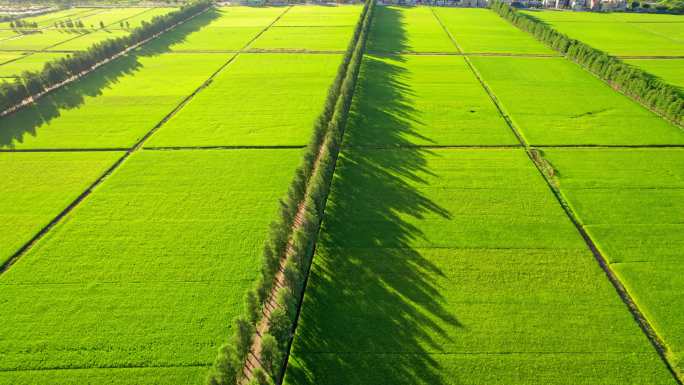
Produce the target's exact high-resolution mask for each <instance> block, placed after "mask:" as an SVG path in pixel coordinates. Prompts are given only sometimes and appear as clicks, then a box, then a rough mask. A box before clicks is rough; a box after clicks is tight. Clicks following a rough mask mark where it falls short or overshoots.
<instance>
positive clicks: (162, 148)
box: [143, 145, 306, 151]
mask: <svg viewBox="0 0 684 385" xmlns="http://www.w3.org/2000/svg"><path fill="white" fill-rule="evenodd" d="M301 148H306V146H304V145H291V146H290V145H276V146H270V145H269V146H266V145H265V146H248V145H245V146H240V145H237V146H168V147H165V146H155V147H145V148H143V150H145V151H176V150H292V149H301Z"/></svg>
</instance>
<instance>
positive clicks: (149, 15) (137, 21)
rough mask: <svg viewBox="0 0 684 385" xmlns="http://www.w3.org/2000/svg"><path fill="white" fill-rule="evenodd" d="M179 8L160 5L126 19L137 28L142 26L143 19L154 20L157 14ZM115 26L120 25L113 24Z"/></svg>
mask: <svg viewBox="0 0 684 385" xmlns="http://www.w3.org/2000/svg"><path fill="white" fill-rule="evenodd" d="M176 10H178V8H173V7H168V8H167V7H160V8H152V9H149V10H147V11H146V12H144V13H141V14H139V15H138V16H133V17H130V18H128V19H126V22H127V23H128V24H129V25H130V27H131V28H137V27H140V25H141V24H142V22H143V21H150V20H152V19H153V18H154V17H155V16H161V15H165V14H167V13H171V12H174V11H176ZM113 27H118V25H116V24H115V25H113Z"/></svg>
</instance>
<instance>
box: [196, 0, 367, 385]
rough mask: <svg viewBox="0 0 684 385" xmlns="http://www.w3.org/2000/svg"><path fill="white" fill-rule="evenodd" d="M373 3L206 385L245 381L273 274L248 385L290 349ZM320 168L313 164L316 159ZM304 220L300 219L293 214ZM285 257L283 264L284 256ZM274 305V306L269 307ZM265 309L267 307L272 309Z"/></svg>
mask: <svg viewBox="0 0 684 385" xmlns="http://www.w3.org/2000/svg"><path fill="white" fill-rule="evenodd" d="M374 4H375V0H367V1H366V3H365V6H364V8H363V11H362V13H361V16H360V18H359V21H358V23H357V25H356V28H355V30H354V36H353V38H352V40H351V41H350V44H349V47H348V48H347V51H346V53H345V55H344V58H343V60H342V63H341V64H340V67H339V68H338V72H337V76H336V77H335V80H334V82H333V83H332V85H331V87H330V89H329V90H328V95H327V98H326V101H325V105H324V108H323V111H322V112H321V114H320V116H319V117H318V118H317V120H316V122H315V123H314V130H313V135H312V138H311V141H310V142H309V144H308V146H307V149H306V152H305V154H304V156H303V159H302V163H301V164H300V166H299V168H298V169H297V170H296V172H295V176H294V178H293V180H292V183H291V185H290V188H289V190H288V193H287V196H285V197H284V198H283V199H281V200H280V210H279V215H278V218H277V219H276V220H275V221H274V222H273V223H272V224H271V228H270V235H269V238H268V240H267V241H266V244H265V246H264V251H263V256H262V259H263V263H262V268H261V276H260V277H259V279H258V280H257V283H256V284H255V287H254V288H253V289H252V290H250V291H248V292H247V294H246V295H245V298H244V303H245V315H243V316H238V317H237V318H236V319H235V320H234V326H233V329H232V336H231V337H230V339H229V342H228V343H227V344H225V345H223V346H222V347H221V348H220V349H219V353H218V356H217V358H216V361H215V363H214V367H213V369H212V371H211V372H210V374H209V376H208V379H207V383H208V384H209V385H234V384H236V383H237V382H238V381H240V380H242V379H243V378H244V373H243V367H244V365H245V362H246V360H247V359H248V357H247V356H248V354H249V352H250V348H251V346H252V343H253V342H254V335H255V332H256V327H257V325H258V324H259V322H260V321H261V319H262V317H263V310H262V309H264V308H265V307H266V306H267V301H269V299H272V298H270V294H271V292H272V290H273V289H274V283H275V277H276V274H277V273H278V271H280V270H281V268H282V271H283V275H284V283H283V286H282V287H281V288H279V289H278V291H277V295H276V298H275V307H274V309H273V310H272V312H271V314H270V319H269V328H268V331H267V332H266V333H264V334H263V335H262V336H261V363H262V369H263V370H262V369H257V370H255V371H254V372H253V373H252V380H251V382H250V383H251V384H256V385H265V384H274V383H279V382H280V381H281V380H282V379H281V376H282V374H283V368H284V364H285V358H286V357H287V351H288V349H289V346H290V343H291V339H292V333H293V329H294V322H295V320H296V317H297V311H298V308H299V306H300V304H301V301H302V298H303V290H304V284H305V282H306V277H307V276H308V272H309V268H310V266H311V258H312V256H313V249H314V244H315V241H316V238H317V234H318V230H319V227H320V224H321V220H322V218H323V211H324V209H325V203H326V200H327V197H328V193H329V191H330V184H331V181H332V177H333V172H334V170H335V164H336V161H337V156H338V154H339V150H340V145H341V142H342V136H343V132H344V126H345V124H346V120H347V116H348V113H349V108H350V106H351V100H352V96H353V92H354V87H355V84H356V79H357V77H358V71H359V67H360V65H361V59H362V57H363V52H364V49H365V44H366V38H367V35H368V29H369V26H370V22H371V19H372V15H373V9H374ZM317 161H318V166H317V167H316V166H315V165H316V162H317ZM300 209H301V210H303V212H304V215H300V216H299V217H298V218H297V217H296V216H297V213H298V212H299V211H300ZM286 253H287V255H288V256H289V258H288V259H287V262H286V264H285V266H284V267H281V259H282V257H283V256H284V255H286ZM271 304H272V303H271ZM269 306H270V305H269Z"/></svg>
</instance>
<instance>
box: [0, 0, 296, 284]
mask: <svg viewBox="0 0 684 385" xmlns="http://www.w3.org/2000/svg"><path fill="white" fill-rule="evenodd" d="M209 9H211V7H209V8H207V9H206V10H203V11H201V12H198V13H197V14H195V15H194V16H197V15H199V14H202V13H204V12H206V11H208V10H209ZM288 9H289V7H288V8H287V9H286V10H285V11H284V12H283V13H282V14H281V15H280V16H278V18H276V19H275V20H274V21H273V22H272V23H271V24H269V25H268V26H267V27H266V28H265V29H264V30H263V31H261V33H263V32H264V31H266V30H267V29H268V28H269V27H270V26H271V25H273V23H275V22H276V21H277V20H278V19H279V18H280V17H281V16H282V15H283V14H284V13H285V12H287V10H288ZM194 16H192V17H194ZM189 19H190V18H188V19H185V21H187V20H189ZM261 33H259V34H258V35H257V36H256V37H254V38H253V39H252V40H250V42H249V43H247V44H250V43H251V42H252V41H253V40H255V39H256V38H257V37H258V36H260V35H261ZM236 56H237V54H236V55H233V56H231V57H230V58H229V59H228V60H227V61H226V62H225V63H223V64H222V65H221V66H220V67H219V68H218V69H217V70H216V71H214V72H213V73H212V74H211V75H210V76H209V77H208V78H207V80H205V81H204V82H203V83H202V84H200V86H199V87H197V88H196V89H195V90H194V91H193V92H192V93H191V94H189V95H188V96H186V97H185V98H184V99H183V100H182V101H181V102H180V103H179V104H178V105H176V107H174V108H173V110H172V111H171V112H169V113H168V114H166V116H164V117H163V118H162V119H161V120H160V121H159V123H157V124H156V125H154V127H152V128H151V129H150V130H149V131H147V133H145V134H144V135H143V136H142V137H141V138H140V139H138V141H137V142H136V143H135V144H134V145H133V146H132V147H130V148H127V149H126V150H125V152H124V153H123V155H122V156H121V157H120V158H119V159H118V160H117V161H116V162H114V164H113V165H112V166H110V167H109V168H108V169H107V170H105V172H104V173H103V174H102V175H100V176H99V177H98V178H97V179H96V180H95V181H94V182H93V183H91V184H90V185H89V186H88V188H86V190H84V191H83V192H82V193H81V194H79V196H78V197H76V199H74V200H73V201H72V202H71V203H70V204H69V205H68V206H67V207H66V208H64V210H62V211H61V212H60V213H59V214H57V216H56V217H55V218H53V219H52V220H51V221H50V222H48V224H47V225H45V226H44V227H43V228H42V229H41V230H40V231H38V233H36V234H35V235H34V236H33V237H32V238H31V239H30V240H29V241H28V242H26V243H25V244H24V245H23V246H21V248H19V249H18V250H17V251H16V252H15V253H14V254H13V255H12V256H11V257H10V258H9V259H7V260H6V261H5V262H4V263H3V264H2V265H0V275H2V274H3V273H5V272H6V271H7V270H8V269H9V268H10V267H12V265H14V264H15V263H16V262H17V261H18V260H19V259H20V258H21V257H22V256H23V255H25V254H26V252H28V251H29V250H30V249H31V247H32V246H33V245H35V244H36V243H37V242H38V241H39V240H40V239H42V238H43V237H44V236H45V235H46V234H47V233H48V232H49V231H50V230H51V229H52V228H54V227H55V226H56V225H57V224H59V222H61V220H62V219H63V218H64V217H66V216H67V215H68V214H69V213H70V212H71V211H72V210H73V209H74V208H76V207H77V206H78V205H79V204H80V203H81V202H83V201H84V200H85V199H86V198H87V197H88V196H90V194H91V193H92V192H93V191H94V189H95V188H96V187H97V186H99V185H100V184H102V183H103V182H104V181H105V180H106V179H107V177H109V176H110V175H111V174H112V173H114V171H116V170H117V169H118V168H119V166H121V165H122V164H123V163H124V161H125V160H126V159H128V157H130V156H131V155H132V154H133V153H135V152H137V151H138V150H140V149H141V148H142V147H143V146H144V145H145V142H147V140H148V139H149V138H150V137H151V136H152V135H153V134H154V133H155V132H156V131H157V130H159V128H161V127H162V126H163V125H164V124H165V123H166V122H167V121H169V119H171V118H172V117H173V116H174V115H175V114H176V113H177V112H178V111H180V110H181V109H182V108H183V107H184V106H185V105H186V104H187V103H189V102H190V100H191V99H192V98H193V97H194V96H195V95H197V94H198V93H199V92H200V91H202V90H203V89H204V88H206V87H207V86H208V85H209V84H211V82H212V80H213V79H214V78H215V77H216V76H217V75H218V74H219V73H220V72H221V71H222V70H223V69H224V68H226V66H228V65H229V64H230V63H231V62H232V61H233V60H234V59H235V57H236Z"/></svg>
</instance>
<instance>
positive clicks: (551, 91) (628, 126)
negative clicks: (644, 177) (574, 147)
mask: <svg viewBox="0 0 684 385" xmlns="http://www.w3.org/2000/svg"><path fill="white" fill-rule="evenodd" d="M471 60H472V62H473V63H474V65H475V67H476V68H477V69H478V71H479V72H480V73H481V75H482V77H483V78H484V80H485V82H486V83H488V85H489V86H490V87H491V89H492V90H493V92H494V94H495V95H496V96H497V98H498V99H499V101H500V102H501V103H502V105H503V107H504V108H505V110H506V111H507V113H508V114H510V116H511V118H512V120H513V121H514V122H515V124H516V126H517V127H518V128H519V129H520V130H521V131H522V134H523V135H524V136H525V137H526V139H527V140H528V141H529V142H530V143H531V144H538V145H542V144H548V145H550V144H554V145H555V144H616V145H636V144H683V143H684V132H683V131H682V130H681V129H680V128H679V127H676V126H674V125H672V124H670V123H668V122H667V121H665V120H664V119H662V118H660V117H658V116H657V115H655V114H654V113H652V112H650V111H648V110H647V109H645V108H644V107H642V106H640V105H639V104H637V103H636V102H634V101H632V100H631V99H630V98H628V97H626V96H623V95H621V94H619V93H617V92H615V91H614V90H612V89H611V88H610V87H609V86H608V85H606V84H605V83H603V82H602V81H601V80H599V79H598V78H596V77H594V76H593V75H591V74H590V73H589V72H586V71H585V70H583V69H582V68H581V67H579V66H578V65H576V64H574V63H572V62H571V61H568V60H566V59H563V58H510V57H505V58H504V57H472V58H471Z"/></svg>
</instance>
